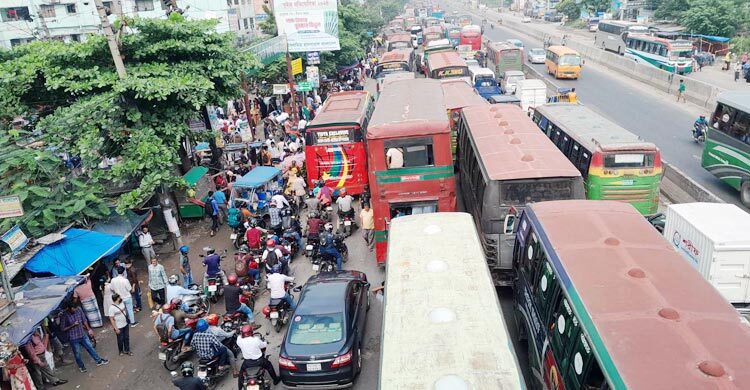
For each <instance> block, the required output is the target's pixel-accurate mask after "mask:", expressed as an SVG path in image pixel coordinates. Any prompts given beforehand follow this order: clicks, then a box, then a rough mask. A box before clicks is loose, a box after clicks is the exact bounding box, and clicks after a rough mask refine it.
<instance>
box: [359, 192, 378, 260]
mask: <svg viewBox="0 0 750 390" xmlns="http://www.w3.org/2000/svg"><path fill="white" fill-rule="evenodd" d="M359 218H360V219H362V238H364V239H365V244H367V247H368V248H369V249H370V252H372V250H373V248H374V247H375V217H374V215H373V211H372V209H371V208H370V204H369V203H365V204H363V205H362V210H361V211H360V212H359Z"/></svg>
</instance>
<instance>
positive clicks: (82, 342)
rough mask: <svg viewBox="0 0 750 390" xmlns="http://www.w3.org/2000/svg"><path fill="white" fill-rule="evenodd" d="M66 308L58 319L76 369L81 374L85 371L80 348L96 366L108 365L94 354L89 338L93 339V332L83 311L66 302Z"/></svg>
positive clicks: (107, 361)
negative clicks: (71, 351)
mask: <svg viewBox="0 0 750 390" xmlns="http://www.w3.org/2000/svg"><path fill="white" fill-rule="evenodd" d="M66 306H67V307H66V308H65V312H64V313H63V314H62V316H61V318H60V328H62V330H63V331H64V332H65V334H66V336H67V338H68V342H69V343H70V346H71V348H72V349H73V357H74V358H75V360H76V364H78V369H79V370H80V371H81V372H86V371H87V370H86V366H85V365H84V364H83V359H82V358H81V348H84V349H86V352H88V354H89V355H90V356H91V358H92V359H94V361H95V362H96V365H97V366H102V365H105V364H109V360H107V359H104V358H102V357H100V356H99V354H97V353H96V349H94V345H93V344H91V339H89V337H93V335H94V330H93V329H91V327H90V326H89V321H88V320H87V319H86V316H85V315H84V314H83V310H81V309H80V308H79V307H78V306H76V305H75V304H73V303H72V302H68V303H67V305H66Z"/></svg>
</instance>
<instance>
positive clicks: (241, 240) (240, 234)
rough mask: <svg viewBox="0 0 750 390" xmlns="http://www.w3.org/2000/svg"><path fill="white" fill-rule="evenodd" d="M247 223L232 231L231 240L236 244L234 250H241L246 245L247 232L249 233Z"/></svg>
mask: <svg viewBox="0 0 750 390" xmlns="http://www.w3.org/2000/svg"><path fill="white" fill-rule="evenodd" d="M247 228H248V225H247V222H245V223H241V224H239V225H238V226H237V227H235V228H234V229H232V234H230V235H229V239H230V240H232V244H234V249H240V248H241V247H242V245H244V244H245V232H247Z"/></svg>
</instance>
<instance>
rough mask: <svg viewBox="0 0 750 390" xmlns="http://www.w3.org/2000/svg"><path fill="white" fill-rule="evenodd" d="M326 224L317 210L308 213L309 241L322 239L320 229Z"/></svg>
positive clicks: (307, 233) (307, 232)
mask: <svg viewBox="0 0 750 390" xmlns="http://www.w3.org/2000/svg"><path fill="white" fill-rule="evenodd" d="M323 225H325V222H323V220H322V219H320V215H319V214H318V212H317V211H310V213H309V214H308V215H307V231H306V235H307V242H313V241H318V240H320V231H321V230H323V229H322V227H323Z"/></svg>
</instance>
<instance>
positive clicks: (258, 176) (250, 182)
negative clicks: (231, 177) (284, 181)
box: [234, 167, 281, 188]
mask: <svg viewBox="0 0 750 390" xmlns="http://www.w3.org/2000/svg"><path fill="white" fill-rule="evenodd" d="M280 174H281V170H279V169H278V168H274V167H255V168H253V170H251V171H250V172H248V173H246V174H245V176H242V177H241V178H239V180H237V181H236V182H235V183H234V186H235V187H244V188H257V187H260V186H262V185H263V184H265V183H267V182H269V181H271V179H273V178H274V177H276V176H277V175H280Z"/></svg>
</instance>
